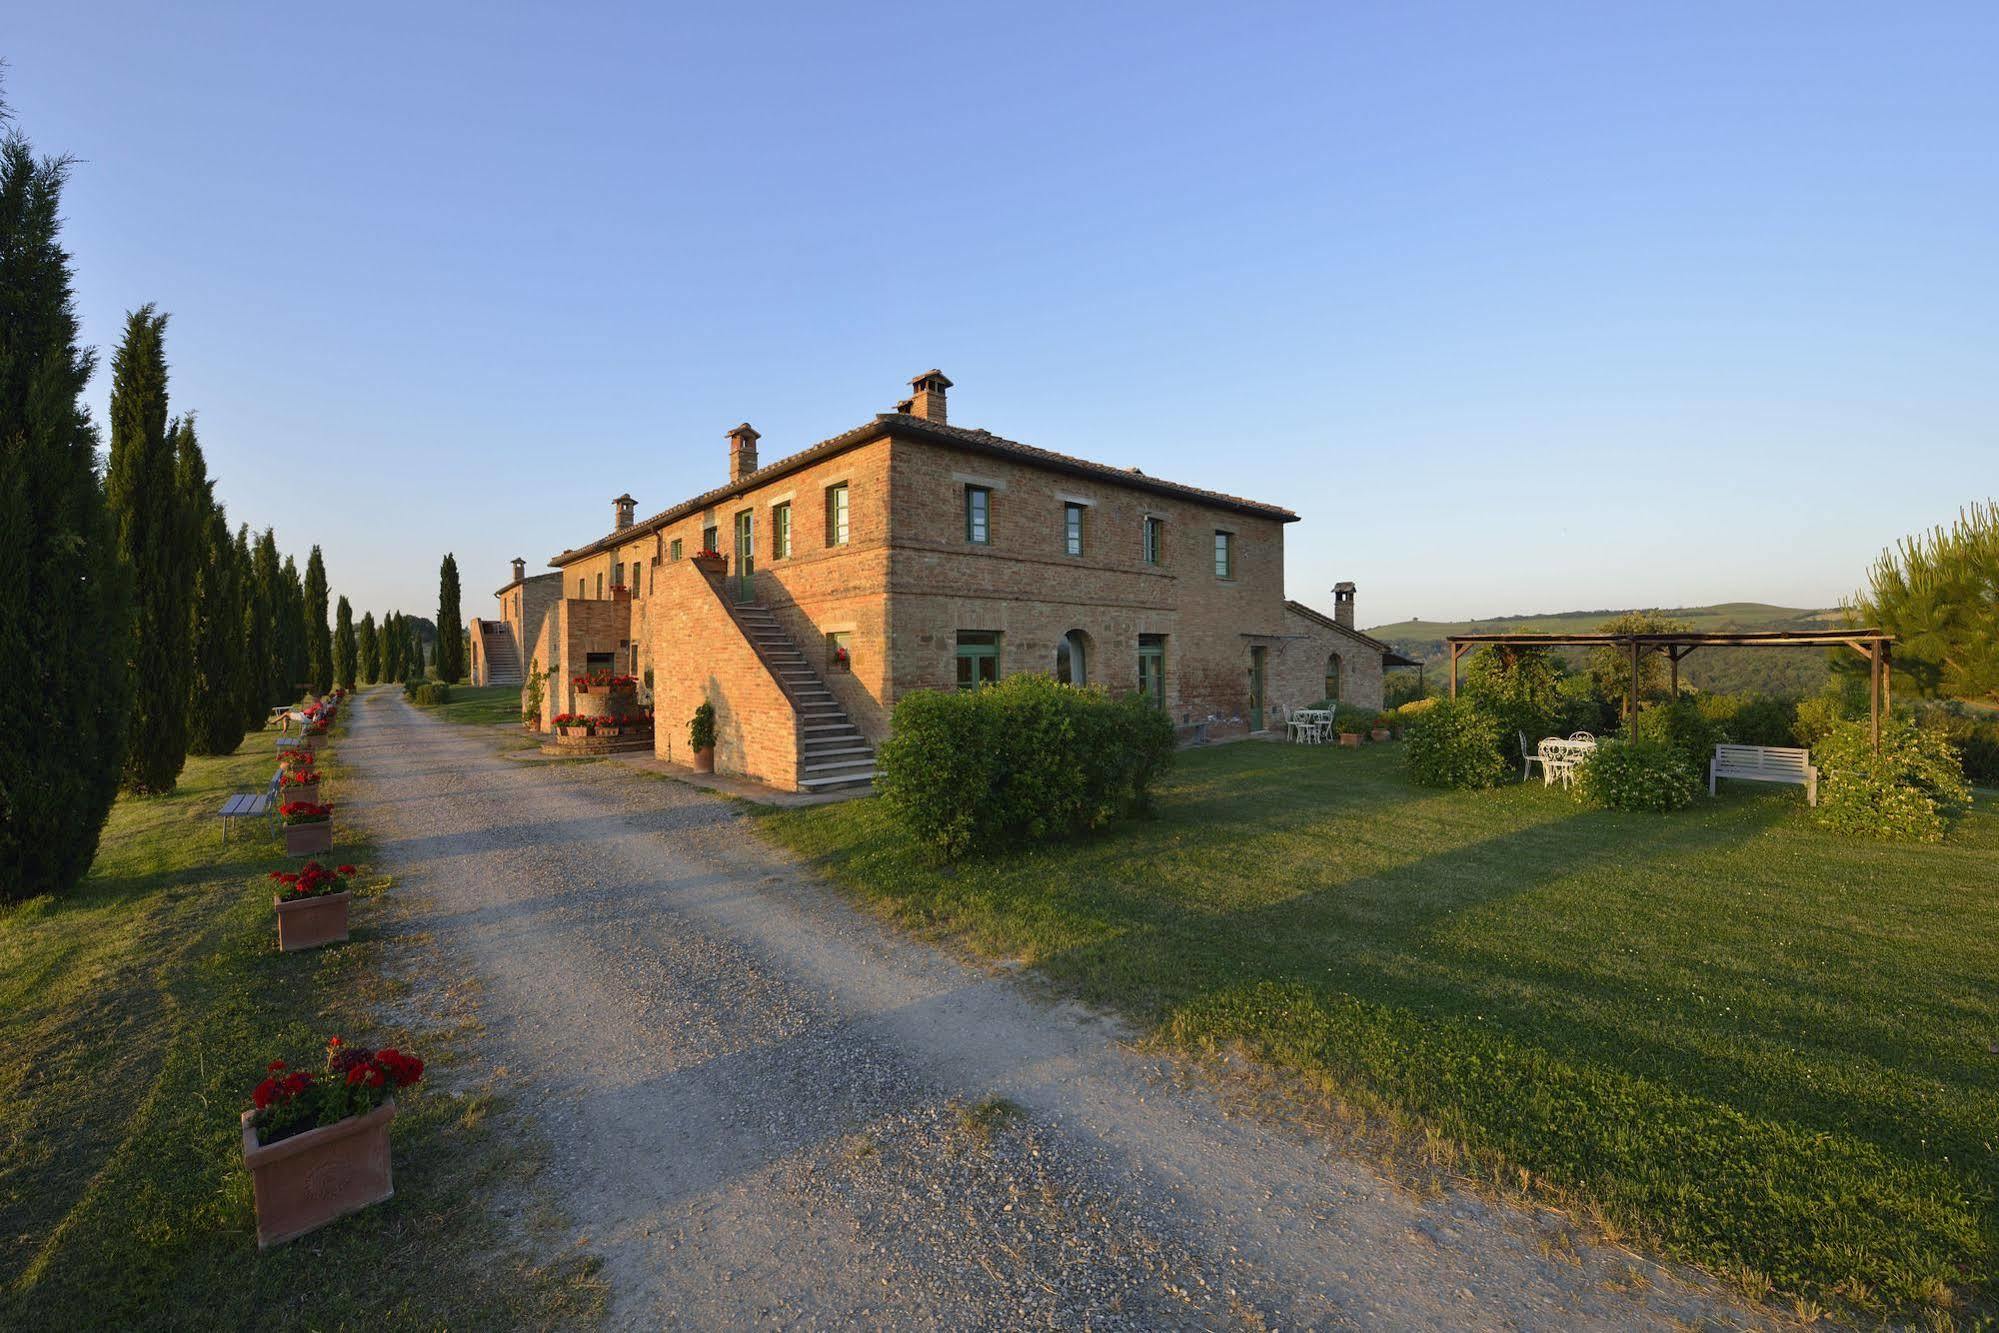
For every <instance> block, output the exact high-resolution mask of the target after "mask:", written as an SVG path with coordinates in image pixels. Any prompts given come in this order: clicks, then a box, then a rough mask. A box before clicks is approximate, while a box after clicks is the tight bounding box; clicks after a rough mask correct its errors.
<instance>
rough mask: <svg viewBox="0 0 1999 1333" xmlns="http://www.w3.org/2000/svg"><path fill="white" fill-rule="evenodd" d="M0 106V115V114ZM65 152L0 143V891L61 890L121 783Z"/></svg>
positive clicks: (110, 598) (123, 645)
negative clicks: (67, 219) (5, 673)
mask: <svg viewBox="0 0 1999 1333" xmlns="http://www.w3.org/2000/svg"><path fill="white" fill-rule="evenodd" d="M4 118H5V115H4V109H0V119H4ZM68 175H69V161H68V160H67V159H65V158H42V159H39V160H38V159H37V158H36V157H35V155H34V151H33V150H32V149H31V148H30V147H29V146H28V143H27V141H26V140H25V139H23V138H22V137H21V136H20V135H19V134H18V133H9V134H8V135H7V137H6V139H5V141H4V143H0V552H4V553H5V555H4V558H0V662H6V663H7V664H8V667H9V670H10V671H11V672H12V673H13V675H12V677H11V679H10V682H9V686H8V688H7V689H5V690H0V899H6V898H16V897H32V896H34V895H37V894H43V893H60V892H63V891H65V890H67V889H69V888H70V887H72V886H73V885H74V884H75V883H76V882H77V880H79V879H81V878H82V877H83V874H84V872H85V871H87V870H88V869H89V868H90V862H91V858H92V857H94V856H95V855H96V854H97V842H98V835H99V834H100V833H101V832H102V830H103V827H104V820H105V817H106V816H107V815H108V814H109V813H110V810H111V802H112V800H113V798H114V797H116V795H117V793H118V777H119V772H120V768H121V764H122V759H123V746H124V735H125V720H126V712H127V705H126V700H127V697H128V690H129V688H130V677H129V675H128V670H129V666H128V661H127V658H128V656H129V642H130V639H129V636H130V621H129V606H128V601H127V581H126V578H125V571H124V570H123V569H122V568H120V566H119V565H118V562H117V554H116V550H117V548H116V529H115V527H114V525H113V524H112V521H111V517H110V513H109V511H108V509H107V508H106V506H105V500H104V489H103V485H102V482H101V480H100V478H99V477H98V473H97V430H96V427H95V426H94V425H93V424H92V422H91V420H90V413H89V411H88V410H87V409H86V408H85V407H84V405H83V401H82V395H83V391H84V388H85V386H86V385H87V384H88V383H89V381H90V376H91V373H92V370H93V368H94V366H95V364H96V362H95V358H94V357H93V356H92V355H91V353H90V352H88V351H87V350H85V349H84V348H82V347H80V346H79V345H78V344H77V324H76V310H75V303H74V298H73V296H72V293H71V287H70V266H69V256H68V254H66V253H65V252H64V251H63V249H62V246H61V243H60V242H59V240H58V233H59V231H60V222H59V217H60V212H61V207H60V205H61V197H62V187H63V185H64V183H65V181H66V180H67V179H68Z"/></svg>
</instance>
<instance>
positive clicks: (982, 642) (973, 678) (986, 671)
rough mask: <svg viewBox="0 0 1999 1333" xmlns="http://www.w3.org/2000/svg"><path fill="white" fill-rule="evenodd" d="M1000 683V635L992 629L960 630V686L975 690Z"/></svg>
mask: <svg viewBox="0 0 1999 1333" xmlns="http://www.w3.org/2000/svg"><path fill="white" fill-rule="evenodd" d="M998 683H999V635H998V634H997V633H995V632H994V631H992V630H972V629H961V630H959V631H958V688H959V689H961V690H975V689H977V688H978V687H979V686H981V685H995V684H998Z"/></svg>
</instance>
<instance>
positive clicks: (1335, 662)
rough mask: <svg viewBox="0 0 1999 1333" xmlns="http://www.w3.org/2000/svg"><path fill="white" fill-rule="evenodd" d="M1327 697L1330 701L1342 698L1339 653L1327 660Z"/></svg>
mask: <svg viewBox="0 0 1999 1333" xmlns="http://www.w3.org/2000/svg"><path fill="white" fill-rule="evenodd" d="M1326 697H1327V698H1328V699H1338V698H1339V697H1340V655H1339V654H1338V653H1334V654H1333V655H1332V656H1331V657H1328V658H1327V659H1326Z"/></svg>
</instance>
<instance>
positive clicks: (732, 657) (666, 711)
mask: <svg viewBox="0 0 1999 1333" xmlns="http://www.w3.org/2000/svg"><path fill="white" fill-rule="evenodd" d="M723 594H724V590H723V589H722V588H721V587H718V586H716V585H715V584H711V583H710V581H709V579H708V577H707V576H706V575H704V574H703V573H702V572H701V571H700V570H699V569H697V568H695V566H694V563H693V562H692V561H691V560H681V561H678V562H669V563H667V564H665V565H662V566H661V567H660V568H659V580H658V595H656V596H651V597H648V598H647V599H646V600H645V602H644V607H645V616H646V621H645V626H644V629H643V630H642V637H643V638H645V639H646V640H648V641H649V642H650V643H651V644H652V652H653V659H652V660H653V709H654V724H655V725H654V733H653V734H654V742H653V744H654V752H655V753H656V754H657V755H658V756H659V757H660V758H662V759H667V760H671V761H673V762H674V763H680V764H687V763H692V762H693V755H692V752H691V751H690V750H689V749H688V744H687V724H688V722H689V720H690V719H692V717H693V716H694V710H695V709H696V708H697V707H699V706H700V705H701V704H702V702H703V701H706V702H708V703H711V704H713V705H714V706H715V771H716V772H718V773H725V774H731V775H734V776H738V777H746V778H752V779H754V780H756V781H758V782H762V783H765V784H767V785H769V786H772V787H777V788H780V789H782V790H785V791H795V790H797V788H798V749H799V731H798V720H797V715H796V714H795V713H794V712H793V710H792V707H791V700H790V699H788V698H787V697H786V696H785V694H784V691H783V690H781V689H780V688H779V687H778V684H777V681H776V680H775V679H774V678H773V677H772V676H771V674H770V672H769V670H768V669H767V668H766V667H765V666H764V663H763V659H762V658H760V657H758V656H757V653H756V649H754V648H752V647H751V646H750V642H749V640H748V639H746V638H745V637H744V636H743V633H742V631H741V630H740V629H739V628H738V627H737V625H736V621H735V618H734V617H733V616H731V615H730V614H729V610H728V607H727V605H726V604H725V603H724V602H723V600H722V598H723Z"/></svg>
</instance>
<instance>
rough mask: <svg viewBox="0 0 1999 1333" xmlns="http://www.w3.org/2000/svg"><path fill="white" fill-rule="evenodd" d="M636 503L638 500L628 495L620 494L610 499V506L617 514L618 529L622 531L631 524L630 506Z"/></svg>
mask: <svg viewBox="0 0 1999 1333" xmlns="http://www.w3.org/2000/svg"><path fill="white" fill-rule="evenodd" d="M636 504H638V501H637V500H634V499H633V498H632V497H631V496H629V495H621V496H619V497H618V498H617V499H615V500H613V501H611V505H612V508H613V510H614V511H615V512H616V513H617V516H618V528H617V530H618V531H620V532H623V531H624V530H625V529H626V528H629V527H630V526H631V525H632V507H633V506H634V505H636Z"/></svg>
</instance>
